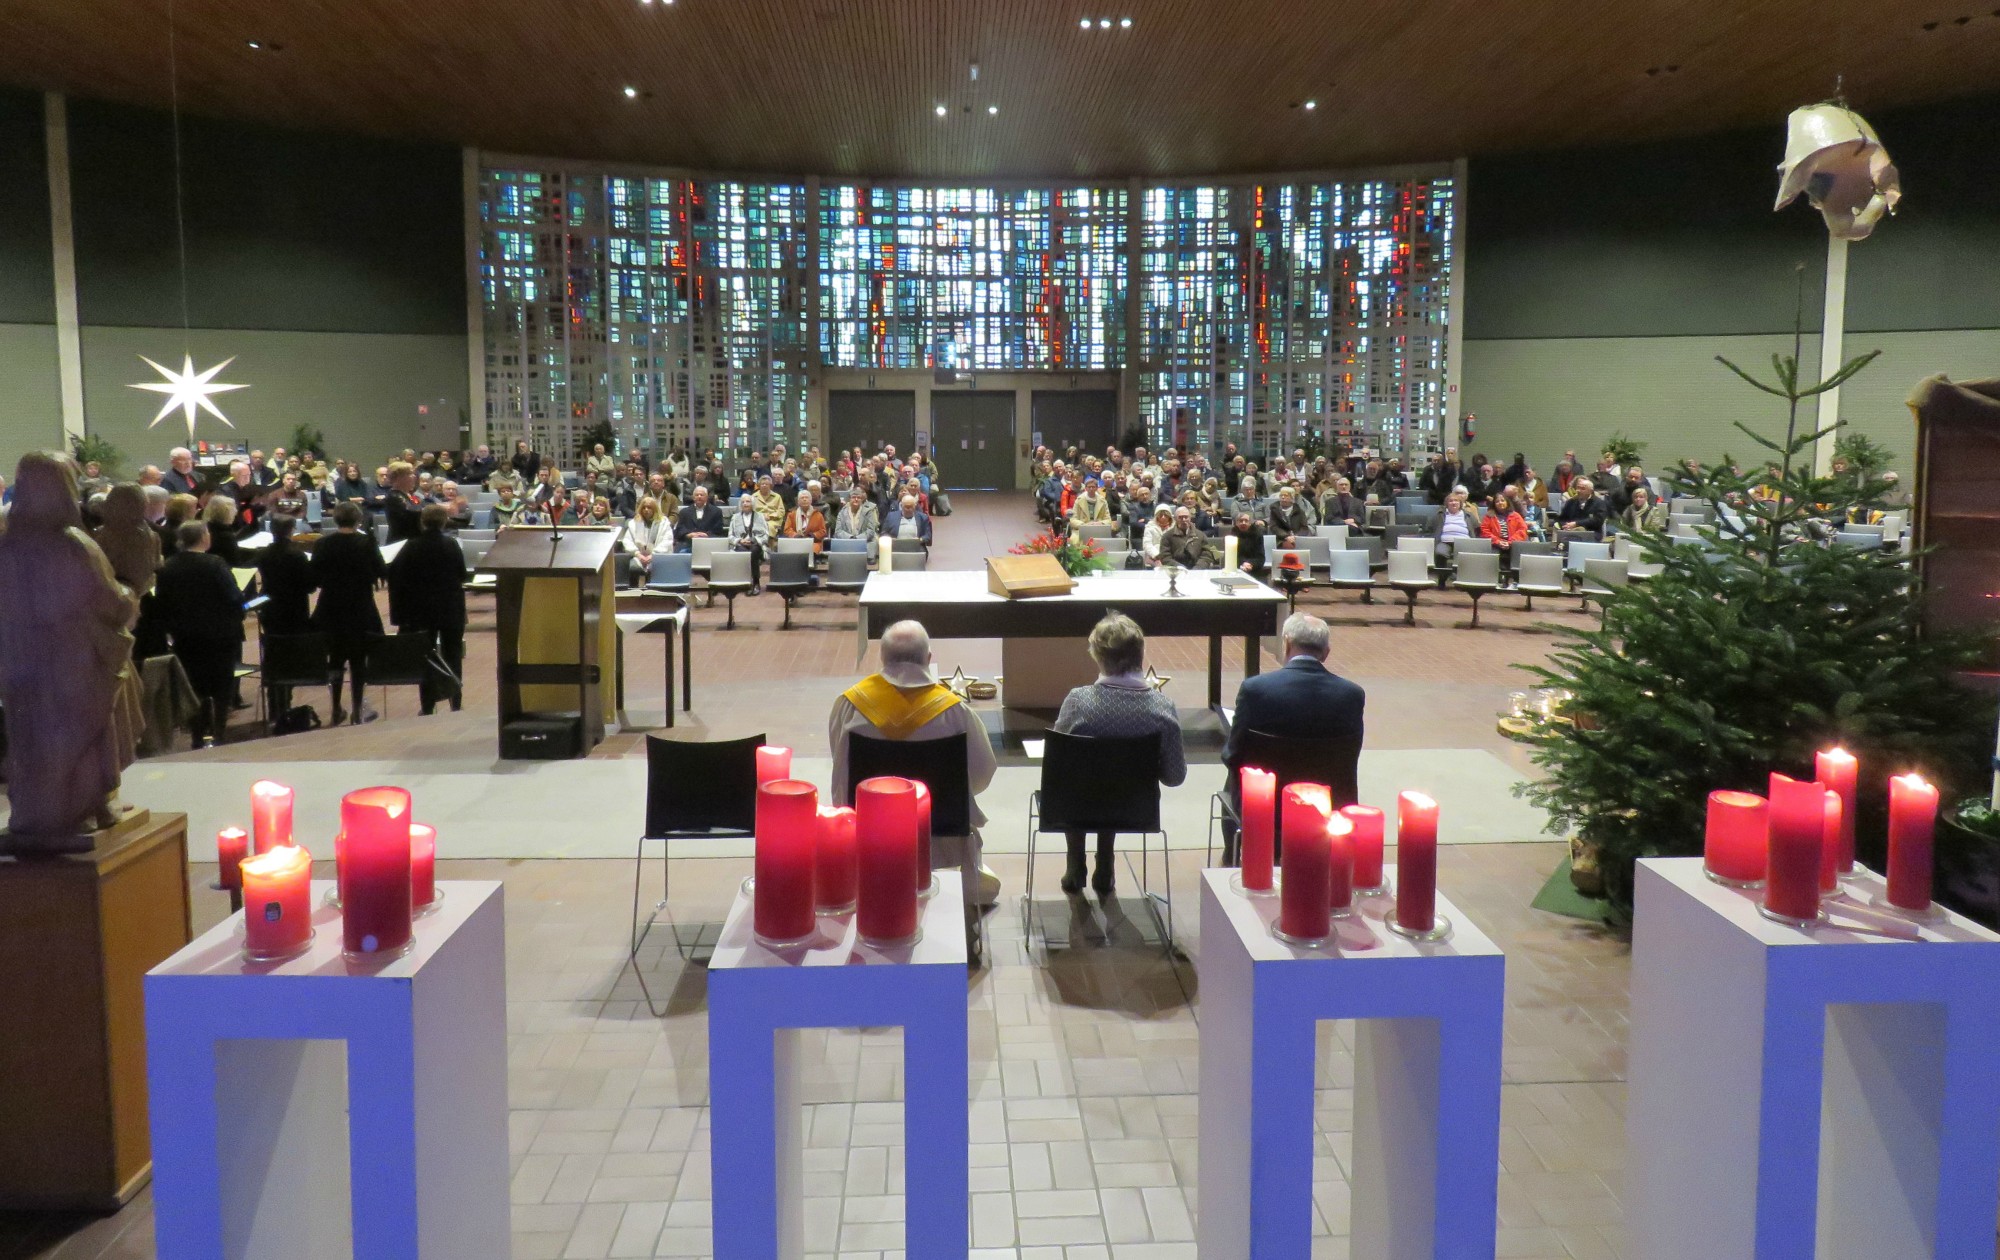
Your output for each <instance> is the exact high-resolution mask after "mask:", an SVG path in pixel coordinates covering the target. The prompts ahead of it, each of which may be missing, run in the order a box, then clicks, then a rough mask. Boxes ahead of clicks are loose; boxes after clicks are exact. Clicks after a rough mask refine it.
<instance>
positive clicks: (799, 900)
mask: <svg viewBox="0 0 2000 1260" xmlns="http://www.w3.org/2000/svg"><path fill="white" fill-rule="evenodd" d="M818 833H819V789H818V788H815V787H814V786H813V785H812V784H810V783H806V782H803V781H801V780H799V779H773V780H771V781H770V782H769V783H765V784H762V785H761V786H759V787H758V789H757V856H756V867H757V883H756V886H755V887H753V888H752V889H751V890H750V906H751V911H752V914H751V918H752V921H753V923H754V926H755V930H756V933H757V939H758V940H760V941H762V942H763V943H765V944H766V945H796V944H798V943H799V942H800V941H803V940H806V939H807V938H809V937H811V936H812V935H813V933H814V932H815V931H817V930H818V926H817V924H818V921H817V918H816V916H815V913H814V912H815V907H814V905H813V863H814V853H813V850H814V847H815V845H816V844H817V841H818Z"/></svg>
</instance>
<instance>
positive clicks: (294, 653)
mask: <svg viewBox="0 0 2000 1260" xmlns="http://www.w3.org/2000/svg"><path fill="white" fill-rule="evenodd" d="M258 656H259V661H258V672H259V673H260V674H262V675H263V684H264V711H265V713H267V714H269V715H270V718H269V721H270V722H271V723H272V725H274V726H275V725H276V723H277V720H278V718H279V717H281V716H282V715H283V714H284V712H285V708H286V705H285V703H284V701H285V700H286V699H288V698H289V697H288V696H285V697H281V696H280V695H279V692H280V691H283V692H286V693H289V692H291V691H292V689H294V688H296V687H311V688H313V689H314V690H315V691H318V690H322V689H324V688H325V687H326V676H327V672H328V670H327V661H326V636H325V635H323V634H267V635H263V636H261V638H260V639H259V642H258Z"/></svg>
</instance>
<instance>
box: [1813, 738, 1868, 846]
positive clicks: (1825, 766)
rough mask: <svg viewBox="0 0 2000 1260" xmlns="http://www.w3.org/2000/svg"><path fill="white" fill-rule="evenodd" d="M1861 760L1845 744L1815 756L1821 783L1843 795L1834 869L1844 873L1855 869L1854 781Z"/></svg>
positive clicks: (1815, 766)
mask: <svg viewBox="0 0 2000 1260" xmlns="http://www.w3.org/2000/svg"><path fill="white" fill-rule="evenodd" d="M1859 770H1860V763H1859V762H1857V761H1855V759H1854V754H1853V753H1851V752H1849V751H1847V750H1846V749H1845V748H1829V749H1827V750H1826V751H1825V752H1823V753H1820V754H1818V755H1817V756H1815V757H1814V758H1813V778H1815V779H1817V780H1819V783H1820V786H1821V787H1824V788H1826V789H1827V790H1828V791H1830V792H1833V793H1836V794H1837V795H1838V796H1839V797H1840V835H1839V837H1838V846H1839V847H1838V850H1837V853H1836V856H1835V863H1834V869H1835V870H1836V871H1837V872H1838V873H1839V874H1841V875H1849V874H1852V873H1853V871H1854V781H1855V777H1856V774H1857V772H1858V771H1859Z"/></svg>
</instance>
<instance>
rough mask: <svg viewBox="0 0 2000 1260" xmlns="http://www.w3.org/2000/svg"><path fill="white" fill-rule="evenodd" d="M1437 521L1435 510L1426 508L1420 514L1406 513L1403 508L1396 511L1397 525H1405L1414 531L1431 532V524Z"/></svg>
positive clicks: (1414, 512)
mask: <svg viewBox="0 0 2000 1260" xmlns="http://www.w3.org/2000/svg"><path fill="white" fill-rule="evenodd" d="M1436 519H1437V510H1436V509H1435V508H1425V509H1424V510H1422V511H1420V512H1418V511H1405V510H1403V509H1402V508H1397V509H1396V524H1398V525H1405V526H1408V527H1410V528H1412V529H1421V530H1425V531H1429V529H1430V527H1431V523H1432V522H1433V521H1435V520H1436Z"/></svg>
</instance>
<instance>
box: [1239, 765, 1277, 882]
mask: <svg viewBox="0 0 2000 1260" xmlns="http://www.w3.org/2000/svg"><path fill="white" fill-rule="evenodd" d="M1241 782H1242V788H1241V791H1240V792H1239V794H1238V798H1237V799H1238V800H1239V801H1241V802H1242V807H1243V812H1242V820H1243V834H1242V852H1241V854H1239V855H1238V856H1239V861H1240V864H1241V866H1242V879H1243V887H1244V889H1245V891H1248V892H1270V891H1271V864H1272V861H1273V859H1272V852H1273V850H1274V849H1275V848H1276V843H1275V840H1274V836H1275V834H1276V828H1277V825H1278V776H1277V775H1275V774H1272V773H1271V772H1270V771H1269V770H1259V769H1256V768H1255V767H1253V766H1245V767H1243V773H1242V780H1241Z"/></svg>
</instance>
